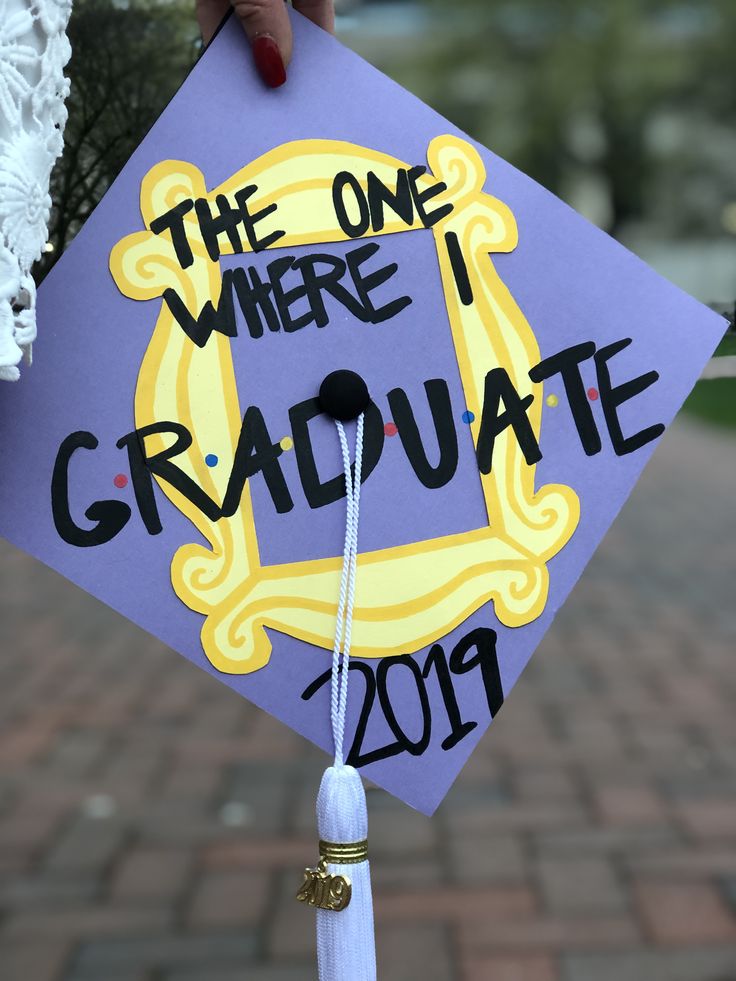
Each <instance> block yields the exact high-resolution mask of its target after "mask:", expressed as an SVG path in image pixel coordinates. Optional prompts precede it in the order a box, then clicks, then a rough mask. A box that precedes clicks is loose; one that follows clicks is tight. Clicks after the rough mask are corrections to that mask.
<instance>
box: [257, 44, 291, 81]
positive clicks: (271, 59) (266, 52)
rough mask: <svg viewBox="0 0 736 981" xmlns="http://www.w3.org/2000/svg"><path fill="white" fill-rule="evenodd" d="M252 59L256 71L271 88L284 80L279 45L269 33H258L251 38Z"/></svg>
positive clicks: (284, 75)
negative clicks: (255, 36)
mask: <svg viewBox="0 0 736 981" xmlns="http://www.w3.org/2000/svg"><path fill="white" fill-rule="evenodd" d="M253 59H254V61H255V63H256V68H257V69H258V73H259V75H260V76H261V78H262V79H263V81H264V82H265V83H266V85H269V86H270V87H271V88H272V89H277V88H278V87H279V85H283V84H284V82H285V81H286V69H285V68H284V60H283V58H282V57H281V52H280V51H279V46H278V44H276V42H275V41H274V39H273V38H272V37H271V35H270V34H259V36H258V37H257V38H254V40H253Z"/></svg>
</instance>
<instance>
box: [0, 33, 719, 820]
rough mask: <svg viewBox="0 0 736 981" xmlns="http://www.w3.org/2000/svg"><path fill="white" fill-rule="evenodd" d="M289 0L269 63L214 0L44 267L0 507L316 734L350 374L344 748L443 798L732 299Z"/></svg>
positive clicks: (144, 617)
mask: <svg viewBox="0 0 736 981" xmlns="http://www.w3.org/2000/svg"><path fill="white" fill-rule="evenodd" d="M293 21H294V30H295V35H296V43H295V56H294V61H293V63H292V66H291V69H290V78H289V83H288V84H287V85H286V86H284V87H283V88H281V89H279V90H278V91H275V92H266V91H264V89H263V87H262V84H261V83H260V81H259V80H258V78H257V76H256V75H255V72H254V70H253V68H252V66H251V64H250V61H249V59H248V58H247V57H246V52H245V50H244V48H245V43H246V42H245V40H244V38H243V36H242V31H241V29H240V27H239V25H238V24H237V23H236V22H235V21H234V19H232V18H231V20H230V21H229V22H228V23H226V25H225V26H224V28H223V29H222V31H221V32H220V33H219V34H218V36H217V37H216V39H215V40H214V42H213V43H212V45H211V46H210V48H209V49H208V51H207V52H206V54H205V55H204V56H203V58H202V59H201V60H200V62H199V63H198V65H197V66H196V68H195V69H194V70H193V72H192V73H191V75H190V76H189V78H188V79H187V80H186V82H185V83H184V84H183V86H182V87H181V89H180V91H179V92H178V93H177V95H176V96H175V98H174V99H173V100H172V102H171V104H170V105H169V106H168V108H167V109H166V111H165V112H164V113H163V115H162V116H161V118H160V119H159V121H158V122H157V123H156V125H155V126H154V127H153V128H152V130H151V131H150V133H149V134H148V136H147V137H146V138H145V140H144V141H143V143H142V144H141V145H140V147H139V148H138V149H137V150H136V152H135V153H134V154H133V156H132V157H131V159H130V161H129V162H128V164H127V165H126V167H125V168H124V170H123V172H122V173H121V175H120V177H119V178H118V179H117V180H116V181H115V183H114V184H113V186H112V187H111V189H110V190H109V191H108V193H107V195H106V196H105V198H104V200H103V201H102V203H101V204H100V205H99V207H98V208H97V210H96V211H95V212H94V214H93V215H92V216H91V217H90V219H89V220H88V222H87V224H86V225H85V227H84V229H83V230H82V231H81V232H80V233H79V235H78V236H77V238H76V240H75V242H74V243H73V245H72V246H71V247H70V249H69V250H68V251H67V253H66V254H65V255H64V257H63V258H62V259H61V260H60V261H59V263H58V264H57V265H56V267H55V268H54V270H53V271H52V273H51V274H50V275H49V277H48V279H47V281H46V282H45V283H44V285H43V288H42V290H41V292H40V296H39V327H40V330H39V335H40V338H41V343H40V344H39V345H38V351H37V354H36V358H35V363H34V366H33V369H32V371H29V372H28V373H27V374H26V376H25V377H24V379H23V381H22V383H21V384H20V385H18V386H15V387H11V386H3V387H2V389H1V390H0V453H1V454H2V461H3V466H2V471H1V472H0V499H1V500H2V507H1V508H0V532H1V533H2V534H3V535H4V536H5V537H7V538H8V539H9V540H10V541H12V542H13V543H15V544H16V545H18V546H20V547H21V548H23V549H25V550H27V551H28V552H30V553H31V554H33V555H35V556H37V557H38V558H40V559H42V560H43V561H44V562H46V563H47V564H48V565H50V566H52V567H53V568H55V569H57V570H58V571H59V572H61V573H62V574H63V575H65V576H67V577H68V578H69V579H71V580H73V581H74V582H76V583H78V584H79V585H80V586H82V587H83V588H84V589H86V590H88V591H89V592H90V593H92V594H93V595H95V596H97V597H99V598H100V599H102V600H103V601H105V602H106V603H108V604H109V605H110V606H112V607H113V608H115V609H117V610H119V611H120V612H121V613H123V614H124V615H125V616H127V617H129V618H130V619H131V620H133V621H134V622H136V623H138V624H140V625H141V626H142V627H144V628H145V629H146V630H148V631H150V632H151V633H153V634H155V635H156V636H158V637H160V638H161V639H162V640H163V641H164V642H166V643H167V644H169V645H170V646H171V647H173V648H175V649H176V650H178V651H179V652H181V653H182V654H184V655H185V656H186V657H187V658H189V659H190V660H192V661H194V662H195V663H196V664H198V665H200V666H201V667H203V668H204V669H205V670H207V671H209V672H210V673H212V674H214V675H216V676H217V677H219V678H220V679H221V680H222V681H224V682H225V683H226V684H228V685H230V686H231V687H232V688H233V689H235V690H236V691H237V692H239V693H240V694H242V695H244V696H245V697H247V698H248V699H250V700H251V701H253V702H255V703H256V704H257V705H260V706H261V707H262V708H264V709H266V710H267V711H268V712H271V713H272V714H274V715H275V716H277V717H278V718H280V719H281V720H282V721H283V722H285V723H286V724H288V725H290V726H291V727H293V728H294V729H295V730H297V731H298V732H301V733H303V734H304V735H305V736H307V737H309V738H310V739H312V740H314V741H315V742H317V743H319V744H320V745H322V746H323V747H324V748H325V749H327V750H330V749H331V732H330V726H329V711H328V701H329V687H330V686H329V669H330V663H331V658H330V651H331V649H332V643H333V634H334V629H335V609H336V603H337V589H338V582H339V576H340V568H341V564H342V554H341V553H342V546H343V536H344V531H345V500H344V480H343V476H342V467H341V456H340V449H339V444H338V442H337V437H336V434H335V429H334V424H333V423H332V421H331V420H330V419H329V418H328V417H327V416H326V415H325V414H324V413H323V412H321V411H320V409H321V404H320V402H319V400H318V395H319V391H320V386H321V385H322V383H323V381H324V379H325V377H326V376H328V375H329V374H330V373H331V372H333V371H335V370H340V369H347V370H351V371H354V372H356V373H357V374H358V375H360V377H361V378H362V379H363V380H364V382H365V384H366V385H367V387H368V390H369V393H370V396H371V398H372V403H371V405H370V406H369V408H368V410H367V413H366V417H365V432H366V435H365V449H364V458H365V459H364V476H365V477H366V479H365V483H364V487H363V493H362V502H361V518H360V533H359V534H360V538H359V551H360V555H359V560H358V581H357V596H356V610H355V618H354V625H353V661H352V674H353V675H354V677H355V678H356V679H359V683H356V684H354V685H353V686H352V688H351V696H350V703H349V713H348V742H349V748H350V756H349V762H353V763H355V764H356V765H359V766H361V768H362V769H363V772H364V774H365V775H366V776H368V777H370V778H371V779H372V780H374V781H376V782H377V783H379V784H381V785H382V786H384V787H385V788H386V789H387V790H389V791H391V792H392V793H394V794H396V795H397V796H399V797H401V798H402V799H404V800H405V801H407V802H408V803H409V804H411V805H413V806H414V807H417V808H419V809H420V810H423V811H425V812H431V811H432V810H433V809H434V808H435V807H436V806H437V804H438V803H439V801H440V800H441V799H442V797H443V795H444V794H445V793H446V791H447V789H448V788H449V786H450V784H451V782H452V781H453V779H454V778H455V776H456V775H457V773H458V771H459V769H460V768H461V767H462V765H463V763H464V762H465V760H466V758H467V757H468V755H469V754H470V752H471V751H472V749H473V747H474V745H475V743H476V742H477V741H478V739H479V738H480V736H481V735H482V733H483V732H484V730H485V729H486V728H487V726H488V724H489V723H490V721H491V717H492V716H493V715H495V713H496V712H497V711H498V709H499V708H500V706H501V704H502V702H503V700H504V698H505V697H507V696H508V694H509V692H510V690H511V688H512V687H513V685H514V683H515V682H516V680H517V678H518V677H519V674H520V672H521V671H522V669H523V667H524V665H525V664H526V662H527V661H528V659H529V657H530V656H531V654H532V653H533V651H534V649H535V647H536V645H537V644H538V642H539V640H540V638H541V637H542V636H543V634H544V632H545V631H546V629H547V628H548V627H549V625H550V623H551V621H552V619H553V617H554V615H555V613H556V612H557V610H558V609H559V607H560V606H561V605H562V603H563V602H564V600H565V598H566V597H567V595H568V593H569V592H570V590H571V588H572V587H573V585H574V583H575V581H576V580H577V578H578V576H579V575H580V574H581V572H582V570H583V568H584V567H585V565H586V563H587V561H588V560H589V558H590V557H591V555H592V553H593V551H594V549H595V548H596V546H597V544H598V542H599V541H600V539H601V538H602V536H603V535H604V534H605V532H606V530H607V528H608V527H609V525H610V523H611V522H612V520H613V519H614V517H615V516H616V514H617V512H618V510H619V508H620V507H621V505H622V504H623V502H624V501H625V499H626V497H627V495H628V494H629V492H630V490H631V488H632V486H633V484H634V482H635V481H636V479H637V477H638V475H639V473H640V471H641V469H642V467H643V466H644V464H645V463H646V461H647V459H648V457H649V455H650V453H651V452H652V450H653V449H654V447H655V445H656V441H657V438H658V437H659V435H660V434H661V432H662V429H663V427H664V426H665V425H666V424H668V423H669V422H670V421H671V419H672V418H673V416H674V414H675V412H676V411H677V409H678V408H679V406H680V405H681V403H682V402H683V400H684V398H685V397H686V395H687V393H688V392H689V390H690V389H691V387H692V385H693V383H694V382H695V380H696V378H697V377H698V375H699V373H700V371H701V369H702V367H703V365H704V363H705V362H706V360H707V359H708V357H709V355H710V354H711V353H712V350H713V348H714V347H715V345H716V343H717V342H718V340H719V339H720V337H721V335H722V333H723V329H724V325H723V321H722V319H721V318H719V317H718V316H716V315H715V314H713V313H712V312H711V311H709V310H707V309H706V308H704V307H702V306H701V305H699V304H698V303H696V302H695V301H694V300H692V299H691V298H690V297H688V296H686V295H685V294H683V293H682V292H681V291H680V290H678V289H676V288H675V287H674V286H672V285H670V284H669V283H667V282H666V281H664V280H663V279H661V278H660V277H659V276H658V275H657V274H655V273H654V272H653V271H652V270H651V269H649V268H648V267H647V266H646V265H644V264H643V263H642V262H641V261H640V260H639V259H637V258H636V257H635V256H633V255H631V254H630V253H629V252H627V251H626V250H625V249H623V248H622V247H621V246H620V245H618V244H617V243H616V242H614V241H613V240H612V239H610V238H609V237H608V236H607V235H605V234H604V233H603V232H601V231H599V230H598V229H596V228H594V227H593V226H591V225H589V224H588V223H587V222H586V221H585V220H584V219H582V218H581V217H580V216H579V215H577V214H576V213H575V212H573V211H572V210H571V209H570V208H568V207H567V206H566V205H565V204H563V203H562V202H561V201H559V200H558V199H557V198H555V197H554V196H553V195H552V194H550V193H549V192H547V191H546V190H544V189H543V188H542V187H540V186H539V185H537V184H536V183H535V182H534V181H532V180H531V179H529V178H528V177H526V176H525V175H523V174H521V173H520V172H519V171H517V170H515V169H514V168H513V167H512V166H511V165H510V164H508V163H506V162H505V161H503V160H501V159H500V158H498V157H497V156H495V155H494V154H493V153H491V152H490V151H488V150H486V149H484V148H483V147H481V146H479V145H478V144H476V143H474V142H473V141H472V140H470V139H469V138H468V137H467V136H465V135H463V134H462V133H460V132H459V131H458V130H456V129H455V128H454V127H453V126H452V125H451V124H450V123H448V122H447V121H446V120H444V119H442V118H441V117H440V116H438V115H437V114H436V113H435V112H433V111H432V110H431V109H429V108H428V107H427V106H425V105H423V104H422V103H421V102H419V101H418V100H417V99H415V98H414V97H413V96H411V95H409V94H408V93H406V92H404V91H403V90H402V89H401V88H399V87H398V86H397V85H395V84H394V83H393V82H391V81H390V80H388V79H387V78H385V77H384V76H382V75H381V74H380V73H379V72H377V71H376V70H374V69H373V68H371V67H370V66H369V65H367V64H366V63H365V62H363V61H362V60H361V59H360V58H358V57H357V56H356V55H354V54H352V53H351V52H350V51H348V50H347V49H345V48H343V47H342V46H341V45H340V44H339V43H337V42H336V41H335V40H334V39H332V38H330V37H328V36H327V35H326V34H324V33H322V32H321V31H319V30H318V29H316V28H314V27H313V26H312V25H310V24H309V23H308V22H306V21H305V20H304V19H303V18H301V17H299V16H298V15H294V17H293ZM425 168H426V170H425ZM208 304H209V306H208ZM152 477H153V478H155V479H152ZM122 656H124V654H121V657H122Z"/></svg>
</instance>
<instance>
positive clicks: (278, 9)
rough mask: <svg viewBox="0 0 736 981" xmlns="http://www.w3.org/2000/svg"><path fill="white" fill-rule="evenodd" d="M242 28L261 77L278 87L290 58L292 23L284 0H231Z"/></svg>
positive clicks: (281, 82)
mask: <svg viewBox="0 0 736 981" xmlns="http://www.w3.org/2000/svg"><path fill="white" fill-rule="evenodd" d="M232 5H233V7H234V9H235V13H236V14H237V15H238V17H239V18H240V22H241V23H242V25H243V27H244V28H245V33H246V34H247V35H248V39H249V40H250V43H251V47H252V49H253V59H254V61H255V63H256V68H257V69H258V71H259V73H260V75H261V78H262V79H263V81H264V82H265V83H266V85H270V86H271V88H277V87H278V86H279V85H283V84H284V82H285V81H286V66H287V65H288V64H289V62H290V61H291V45H292V40H291V23H290V21H289V15H288V13H287V10H286V4H285V3H284V0H232Z"/></svg>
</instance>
